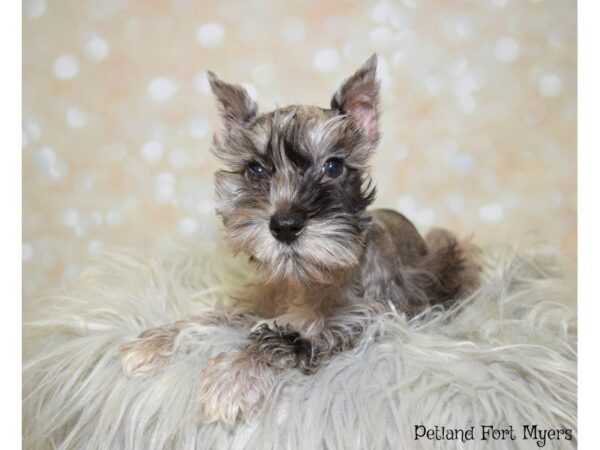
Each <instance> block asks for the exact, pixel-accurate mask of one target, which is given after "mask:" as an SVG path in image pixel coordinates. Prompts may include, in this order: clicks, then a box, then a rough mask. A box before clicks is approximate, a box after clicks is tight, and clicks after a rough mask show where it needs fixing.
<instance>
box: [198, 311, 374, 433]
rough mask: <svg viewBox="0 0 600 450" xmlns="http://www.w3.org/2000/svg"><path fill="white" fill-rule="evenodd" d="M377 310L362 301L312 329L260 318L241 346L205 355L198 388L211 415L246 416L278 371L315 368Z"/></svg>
mask: <svg viewBox="0 0 600 450" xmlns="http://www.w3.org/2000/svg"><path fill="white" fill-rule="evenodd" d="M376 306H377V305H376ZM373 312H374V309H372V308H366V307H362V306H360V307H353V308H349V309H343V310H340V311H338V313H337V314H334V315H332V316H330V317H328V318H326V319H325V320H323V322H322V323H323V325H322V327H321V329H320V330H319V331H317V332H313V333H311V334H310V335H302V334H301V333H300V332H298V331H296V330H295V329H294V328H293V327H292V326H291V325H285V326H281V325H277V324H274V325H267V324H261V325H260V326H259V327H258V328H256V329H255V330H254V331H253V332H252V333H251V334H250V335H249V336H248V339H249V342H248V343H247V344H246V345H245V346H244V347H243V348H241V349H240V350H238V351H235V352H231V353H220V354H219V355H217V356H215V357H213V358H211V359H209V360H208V361H207V363H206V365H205V367H204V369H203V370H202V372H201V374H200V390H199V400H200V402H201V404H202V406H203V409H204V413H205V415H206V418H207V420H208V421H216V420H221V421H223V422H225V423H228V424H233V423H235V422H236V421H237V420H239V419H241V420H243V419H246V418H248V417H249V416H250V415H251V414H253V413H255V412H257V411H258V410H260V408H261V407H262V405H263V403H264V400H265V399H266V398H267V396H268V395H269V393H270V391H271V389H272V387H273V384H274V382H275V380H276V379H277V375H278V374H280V373H281V372H282V371H284V370H287V369H298V370H300V371H302V372H303V373H305V374H311V373H314V372H315V371H316V370H317V369H318V367H319V365H320V364H321V362H322V361H323V360H324V359H326V358H328V357H331V356H333V355H335V354H338V353H340V352H342V351H345V350H348V349H350V348H352V347H353V346H354V345H355V343H356V340H357V339H358V338H359V337H360V336H361V335H362V333H363V331H364V329H365V327H366V325H367V324H368V322H369V319H370V318H371V317H372V313H373Z"/></svg>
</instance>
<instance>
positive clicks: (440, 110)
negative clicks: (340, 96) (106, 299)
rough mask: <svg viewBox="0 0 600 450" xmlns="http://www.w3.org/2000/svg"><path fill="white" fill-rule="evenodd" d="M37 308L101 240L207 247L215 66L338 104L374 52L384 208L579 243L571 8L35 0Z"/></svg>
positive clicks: (253, 86)
mask: <svg viewBox="0 0 600 450" xmlns="http://www.w3.org/2000/svg"><path fill="white" fill-rule="evenodd" d="M23 30H24V36H23V39H24V42H23V80H24V85H23V89H24V90H23V215H24V220H23V240H24V242H23V269H24V272H23V273H24V302H25V303H24V304H25V309H26V311H27V305H28V304H30V302H31V300H32V299H33V298H35V297H37V296H39V295H40V294H41V293H44V292H49V291H53V290H56V289H57V288H59V287H60V285H61V283H63V282H65V281H68V280H69V279H71V278H72V277H74V276H76V275H77V273H78V272H79V271H80V270H81V269H82V268H83V267H84V266H85V265H86V264H89V262H90V259H91V257H92V256H93V255H96V254H98V253H100V252H102V251H103V250H104V249H106V248H107V247H112V246H115V245H117V246H122V245H127V246H129V245H134V246H139V245H143V246H145V247H147V248H151V247H152V246H153V245H155V244H156V242H158V241H160V240H162V239H164V238H166V239H177V240H183V241H184V242H191V241H197V240H201V239H213V236H218V228H217V225H216V221H215V219H214V214H213V202H212V175H211V174H212V172H213V171H214V169H215V167H216V163H215V160H214V159H213V157H212V156H211V155H210V154H209V152H208V146H209V142H210V137H211V134H212V132H213V131H214V130H215V128H217V127H218V126H219V124H218V121H217V117H216V113H215V107H214V104H213V100H212V98H211V96H210V93H209V90H208V87H207V82H206V77H205V70H206V69H211V70H214V71H215V72H217V73H218V74H219V75H220V76H221V77H222V78H224V79H226V80H230V81H236V82H242V83H243V84H244V85H245V86H246V87H247V89H248V90H249V91H250V93H251V94H252V95H253V96H255V97H256V98H257V100H258V103H259V105H260V106H261V107H262V108H263V110H266V109H268V108H271V107H273V106H274V105H277V104H279V105H284V104H287V103H292V102H301V103H315V104H318V105H322V106H325V105H327V104H328V102H329V98H330V96H331V94H332V93H333V92H334V90H335V88H336V87H337V85H338V84H339V83H340V82H341V80H342V79H343V78H344V77H345V76H347V75H349V74H350V73H351V72H352V71H353V70H354V69H355V68H356V67H357V66H358V65H359V64H360V63H361V62H362V61H363V60H365V59H366V58H367V57H368V56H369V55H370V54H371V53H372V52H373V51H377V52H378V53H379V75H380V78H381V80H382V82H383V105H384V115H383V123H382V128H383V135H384V138H383V141H382V143H381V146H380V149H379V153H378V154H377V156H376V157H375V158H374V161H373V169H374V172H375V179H376V181H377V182H378V185H379V197H378V200H377V205H379V206H388V207H394V208H397V209H399V210H401V211H403V212H405V213H406V214H407V215H408V216H409V217H410V218H411V219H413V220H414V222H415V223H416V225H417V226H418V227H419V228H421V229H427V228H428V227H430V226H432V225H443V226H447V227H450V228H453V229H455V230H457V231H458V232H460V233H462V234H469V233H474V235H475V240H476V241H477V242H479V243H482V244H486V243H501V242H506V241H510V242H514V241H516V240H518V239H521V238H522V236H524V235H525V234H527V233H529V232H536V233H538V235H539V236H540V237H542V238H543V239H546V240H547V241H548V242H549V244H550V245H549V247H550V248H552V247H555V248H557V249H559V250H560V251H561V252H562V254H563V255H565V260H566V261H570V262H572V263H573V262H574V259H575V251H576V211H575V208H576V197H575V196H576V61H577V59H576V58H577V55H576V2H575V1H567V0H537V1H527V0H471V1H468V0H437V1H435V0H402V1H399V0H396V1H392V0H379V1H376V2H359V1H339V0H337V1H325V0H288V1H282V0H260V1H259V0H254V1H242V0H235V1H233V0H225V1H218V2H217V1H212V2H209V1H204V2H201V1H192V0H172V1H167V0H138V1H134V0H129V1H128V0H80V1H74V0H52V1H47V0H25V1H24V7H23Z"/></svg>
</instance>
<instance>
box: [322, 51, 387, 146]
mask: <svg viewBox="0 0 600 450" xmlns="http://www.w3.org/2000/svg"><path fill="white" fill-rule="evenodd" d="M376 75H377V55H376V54H373V55H372V56H371V57H370V58H369V59H368V60H367V61H366V62H365V63H364V64H363V65H362V66H361V67H360V68H359V69H358V70H357V71H356V72H355V73H354V75H352V76H351V77H350V78H348V79H347V80H346V81H344V82H343V83H342V85H341V86H340V88H339V89H338V90H337V92H336V93H335V94H334V96H333V98H332V99H331V109H332V110H334V111H338V112H339V113H340V114H345V115H348V116H349V117H350V118H351V119H352V120H353V121H354V123H355V124H356V126H358V128H359V129H360V130H361V131H362V132H363V133H364V135H365V136H366V137H367V138H368V139H369V140H370V141H371V142H372V143H376V142H377V141H378V140H379V127H378V124H377V122H378V119H379V110H378V106H379V81H378V80H377V76H376Z"/></svg>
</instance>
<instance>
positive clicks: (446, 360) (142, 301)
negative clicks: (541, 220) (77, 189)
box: [23, 250, 577, 450]
mask: <svg viewBox="0 0 600 450" xmlns="http://www.w3.org/2000/svg"><path fill="white" fill-rule="evenodd" d="M190 253H191V252H189V251H188V252H179V253H176V255H175V256H173V255H171V256H169V257H166V256H163V257H161V258H150V259H149V258H143V257H139V256H136V257H134V256H126V255H125V254H123V253H113V254H110V255H106V256H105V257H104V259H103V260H102V261H100V262H99V264H98V266H96V267H95V268H93V269H91V270H89V271H88V272H86V273H84V274H83V275H82V276H81V277H80V278H79V280H78V281H77V282H76V283H75V284H74V285H72V286H70V287H69V288H68V290H67V291H66V292H64V293H63V294H62V295H59V296H55V297H53V298H48V299H45V300H44V301H43V302H42V308H43V315H40V317H39V318H37V319H36V320H35V321H32V322H30V323H29V324H27V325H26V333H27V342H26V354H28V356H27V358H26V361H25V364H24V375H23V386H24V392H23V395H24V400H23V415H24V417H23V419H24V448H28V449H48V448H59V449H111V450H114V449H136V450H140V449H144V450H145V449H194V448H196V449H219V450H220V449H229V448H231V449H311V450H312V449H421V448H423V449H429V448H440V449H445V448H467V449H468V448H527V449H532V448H539V444H538V443H537V442H536V439H531V435H530V438H528V439H523V438H524V436H523V433H524V428H523V427H524V426H525V425H530V426H533V425H536V426H537V428H536V429H535V430H536V431H535V432H536V433H538V434H539V433H540V430H542V429H544V430H546V429H572V430H573V436H572V439H571V440H565V437H566V436H565V434H560V435H559V437H558V439H559V440H557V439H556V438H552V439H551V438H549V436H550V435H548V434H545V438H544V439H543V443H544V444H545V446H544V448H571V447H575V446H576V378H577V377H576V313H575V292H574V289H572V288H571V287H570V284H569V283H566V282H565V281H564V280H562V279H561V277H560V276H559V275H560V274H559V272H558V271H557V270H556V268H555V266H554V265H553V264H552V262H551V261H549V260H547V258H545V257H543V256H541V255H540V254H538V253H529V254H517V253H515V252H510V251H507V250H501V251H499V250H487V251H486V252H485V257H484V259H485V267H486V268H485V276H484V282H483V285H482V286H481V288H480V289H479V290H478V291H477V292H476V293H474V294H473V295H472V296H471V297H470V298H468V299H465V300H464V301H462V302H460V303H459V304H458V305H456V307H455V308H453V309H452V310H451V311H443V310H442V309H436V308H434V309H431V310H428V311H426V312H425V313H423V314H421V315H420V316H418V317H415V318H413V319H412V320H410V321H407V320H406V319H405V318H404V317H403V316H401V315H397V314H394V313H389V314H387V315H385V316H382V317H380V318H378V319H376V320H374V321H373V323H372V324H371V325H370V327H369V328H368V330H367V333H366V334H365V336H364V338H363V339H362V340H361V342H360V345H359V346H358V347H357V348H355V349H354V350H352V351H349V352H346V353H343V354H341V355H339V356H337V357H335V358H334V359H333V360H331V361H330V362H329V363H328V364H327V365H325V366H324V367H323V368H321V369H320V370H319V371H318V372H317V373H316V374H315V375H311V376H306V375H302V374H301V373H298V372H295V371H289V372H287V373H285V374H284V376H282V377H281V379H280V380H279V381H278V383H277V385H276V387H275V389H274V391H273V392H272V393H271V395H270V397H269V399H268V401H267V404H266V406H265V408H264V410H262V411H257V413H256V415H255V417H254V418H253V419H252V420H251V421H250V422H248V423H243V424H239V425H237V426H236V427H234V428H233V429H228V428H225V427H224V426H222V425H220V424H217V423H212V424H208V425H207V424H203V423H202V416H201V413H200V409H199V407H198V404H197V402H196V401H195V397H196V391H197V385H198V376H197V375H198V373H199V372H200V369H201V367H202V364H203V362H204V361H205V360H206V359H207V358H208V357H210V356H212V355H214V354H216V353H218V352H222V351H227V350H231V349H234V348H236V346H239V345H240V344H241V343H242V342H243V341H244V338H245V333H243V332H241V331H239V330H235V329H232V328H226V327H214V326H213V327H208V326H200V325H198V326H196V327H189V328H186V332H185V333H183V334H182V335H180V337H179V338H178V341H177V344H176V353H175V356H174V358H173V361H172V362H171V363H170V364H168V365H167V366H166V367H165V368H163V369H162V370H160V371H158V372H156V373H153V374H147V375H143V376H138V377H135V378H132V379H129V378H127V377H125V376H124V375H123V373H122V371H121V366H120V361H119V359H118V357H117V355H116V348H117V346H118V345H119V344H120V343H121V342H123V341H126V340H128V339H131V338H133V337H135V336H136V335H137V334H139V333H140V332H142V331H143V330H145V329H146V328H148V327H152V326H157V325H161V324H165V323H171V322H174V321H176V320H179V319H182V318H186V317H189V316H191V315H193V314H197V313H199V312H201V311H202V310H203V309H205V308H207V307H209V306H210V305H212V304H214V303H215V302H220V301H226V298H227V296H228V293H229V292H231V291H232V289H235V288H236V286H239V284H240V281H241V280H242V279H243V278H246V277H247V272H246V271H245V269H244V268H243V264H241V263H239V262H236V263H233V264H232V263H228V264H223V263H221V262H218V261H217V260H216V257H215V256H214V255H216V254H219V253H220V252H218V251H211V252H209V253H208V254H206V253H202V252H193V253H194V255H195V256H194V255H191V254H190ZM209 255H210V257H209ZM420 425H423V426H424V427H426V428H427V429H432V430H434V432H435V428H434V427H435V426H436V425H437V426H438V427H442V426H443V427H445V428H444V430H443V431H442V430H441V428H438V430H437V432H438V436H439V432H441V433H442V436H441V437H442V438H443V439H436V438H435V437H432V438H431V439H429V438H427V437H425V436H424V437H419V438H418V440H416V439H415V438H416V434H415V433H417V434H420V433H422V432H424V431H423V430H424V429H425V428H418V427H419V426H420ZM486 425H493V426H494V427H495V428H497V429H508V427H512V428H513V430H514V435H515V437H516V439H515V440H511V439H510V438H509V437H508V436H507V435H505V439H504V440H502V439H498V440H492V437H493V436H491V434H490V435H488V437H489V440H487V441H482V440H481V438H482V433H483V430H482V426H486ZM470 427H474V429H473V430H474V436H473V440H468V436H467V439H465V442H464V443H463V441H461V440H460V436H458V435H456V436H455V437H456V438H458V440H449V439H448V436H449V437H450V438H452V436H453V435H452V430H458V431H460V430H468V429H469V428H470ZM448 430H450V432H451V433H450V435H448V434H447V433H448ZM529 430H533V428H530V429H529ZM458 431H457V433H458ZM432 433H433V432H432ZM536 436H537V435H536ZM553 436H554V435H553ZM538 440H540V442H541V438H540V439H538Z"/></svg>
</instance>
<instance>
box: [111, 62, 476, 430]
mask: <svg viewBox="0 0 600 450" xmlns="http://www.w3.org/2000/svg"><path fill="white" fill-rule="evenodd" d="M376 66H377V57H376V55H373V56H372V57H371V58H370V59H369V60H367V61H366V62H365V63H364V64H363V65H362V66H361V67H360V68H359V69H358V70H357V71H356V72H355V73H354V74H353V75H352V76H350V77H349V78H348V79H346V80H345V81H344V82H343V83H342V85H341V86H340V87H339V89H338V90H337V91H336V92H335V94H334V95H333V98H332V99H331V103H330V107H329V108H320V107H316V106H301V105H292V106H288V107H283V108H277V109H275V110H273V111H271V112H267V113H264V114H260V113H259V111H258V107H257V105H256V103H255V102H254V101H253V100H252V99H251V98H250V96H249V95H248V93H247V92H246V90H245V89H244V88H243V87H241V86H239V85H233V84H229V83H226V82H224V81H222V80H220V79H219V78H218V77H217V76H216V75H215V74H214V73H212V72H208V78H209V81H210V86H211V88H212V91H213V93H214V95H215V97H216V99H217V102H218V106H219V112H220V116H221V117H222V121H223V127H222V130H221V131H220V132H219V133H217V134H216V135H215V137H214V139H213V145H212V152H213V153H214V155H215V156H216V157H217V158H218V159H219V160H220V161H221V162H222V163H223V165H224V166H225V168H224V169H222V170H219V171H217V173H216V175H215V193H216V194H215V195H216V205H217V208H216V209H217V214H218V216H219V217H220V218H221V220H222V223H223V227H224V232H225V235H226V239H227V241H228V243H229V244H230V246H231V248H232V250H233V252H235V253H239V252H243V253H246V254H247V255H248V256H249V258H250V262H251V264H252V265H253V266H254V267H255V268H256V270H257V271H258V273H259V275H260V279H261V283H260V285H255V286H250V287H249V289H248V291H247V293H246V294H245V295H244V297H243V298H237V299H233V305H232V306H231V307H229V308H226V309H220V310H215V311H212V312H210V313H208V314H205V315H203V316H200V317H195V318H191V319H187V320H183V321H180V322H176V323H174V324H171V325H165V326H162V327H158V328H153V329H149V330H146V331H144V332H143V333H142V334H141V335H139V336H138V337H137V338H136V339H134V340H133V341H131V342H126V343H124V344H122V345H121V346H120V348H119V354H120V356H121V361H122V366H123V370H124V372H125V373H126V374H127V375H129V376H134V375H137V374H141V373H145V372H150V371H154V370H157V369H159V368H160V367H162V366H164V365H165V364H167V363H168V362H169V360H170V359H171V356H172V353H173V345H174V340H175V338H176V337H177V335H178V334H179V333H180V332H181V330H182V329H183V328H185V326H186V325H187V324H190V323H194V322H198V323H202V324H207V325H211V324H212V325H228V326H234V327H240V328H246V329H247V330H248V338H247V341H246V343H245V344H244V345H243V346H242V347H241V348H239V349H238V350H236V351H232V352H229V353H221V354H219V355H216V356H214V357H212V358H210V359H209V360H208V361H207V362H206V363H205V365H204V368H203V370H202V371H201V373H200V375H199V376H200V379H199V384H200V387H199V393H198V399H199V401H200V403H201V405H202V409H203V411H204V415H205V417H206V420H207V421H216V420H220V421H222V422H224V423H226V424H234V423H236V421H239V420H244V419H246V418H248V417H250V416H251V415H252V414H253V413H254V411H257V410H259V409H260V405H261V404H262V403H263V402H264V400H265V398H266V397H267V396H268V394H269V392H270V390H271V388H272V386H273V385H274V383H275V380H276V379H277V376H278V374H280V373H281V372H282V371H285V370H300V371H302V372H303V373H305V374H311V373H313V372H314V371H316V370H318V368H319V366H320V365H321V364H323V363H324V362H326V360H327V359H329V358H332V357H333V356H335V355H336V354H338V353H340V352H343V351H345V350H348V349H350V348H352V347H353V346H354V345H355V343H356V342H357V340H358V339H359V338H360V336H361V334H362V333H363V331H364V329H365V327H366V326H367V325H368V323H369V320H370V319H371V318H373V317H376V316H377V315H380V314H382V313H384V312H386V311H387V312H389V311H390V310H391V311H395V312H398V313H401V314H404V315H406V316H407V317H413V316H415V315H416V314H418V313H419V312H421V311H423V310H424V309H425V308H427V307H430V306H432V305H438V304H442V305H445V306H447V305H449V304H450V303H451V302H453V301H455V300H456V299H460V298H462V297H464V296H466V295H468V294H469V293H470V292H472V291H473V290H474V289H475V288H476V287H477V285H478V283H479V273H480V268H479V265H478V264H477V262H476V260H477V258H476V255H475V247H474V246H473V245H471V244H470V243H469V242H468V241H460V240H459V239H457V237H456V236H455V235H454V234H452V233H451V232H449V231H447V230H444V229H434V230H432V231H430V232H429V233H428V234H427V236H426V237H425V238H422V237H421V235H420V234H419V232H418V231H417V229H416V228H415V227H414V225H413V224H412V223H411V222H410V221H409V220H408V219H407V218H406V217H404V216H403V215H402V214H400V213H398V212H395V211H392V210H387V209H379V210H368V209H367V207H368V206H369V205H370V204H371V203H372V202H373V201H374V199H375V186H374V183H373V182H372V180H371V178H370V177H369V171H368V163H369V159H370V157H371V155H372V154H373V152H374V151H375V148H376V147H377V144H378V142H379V141H380V132H379V126H378V123H379V82H378V80H377V77H376Z"/></svg>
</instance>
